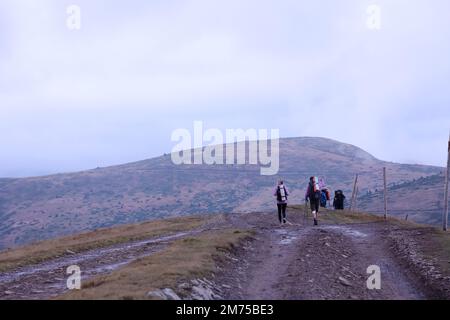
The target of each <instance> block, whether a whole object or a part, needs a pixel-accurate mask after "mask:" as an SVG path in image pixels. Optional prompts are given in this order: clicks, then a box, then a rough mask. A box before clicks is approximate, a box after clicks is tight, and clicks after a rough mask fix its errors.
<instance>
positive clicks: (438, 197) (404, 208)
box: [358, 174, 445, 225]
mask: <svg viewBox="0 0 450 320" xmlns="http://www.w3.org/2000/svg"><path fill="white" fill-rule="evenodd" d="M444 181H445V177H444V175H443V174H438V175H432V176H428V177H422V178H419V179H413V180H411V181H407V182H403V183H398V184H394V185H391V186H389V187H388V210H389V214H392V215H394V216H397V217H399V218H406V216H408V219H409V220H413V221H415V222H418V223H429V224H436V225H441V223H442V212H443V210H444ZM358 208H359V209H361V210H365V211H368V212H373V213H377V214H380V213H382V212H383V211H384V196H383V192H382V191H381V190H377V191H368V192H367V193H366V194H364V195H362V196H361V197H359V198H358Z"/></svg>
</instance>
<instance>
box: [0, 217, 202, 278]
mask: <svg viewBox="0 0 450 320" xmlns="http://www.w3.org/2000/svg"><path fill="white" fill-rule="evenodd" d="M209 219H211V217H208V216H190V217H182V218H171V219H165V220H157V221H150V222H144V223H139V224H133V225H124V226H119V227H114V228H108V229H100V230H96V231H92V232H88V233H82V234H77V235H74V236H68V237H64V238H60V239H52V240H46V241H42V242H38V243H35V244H32V245H28V246H24V247H21V248H17V249H13V250H7V251H2V252H0V272H4V271H7V270H10V269H13V268H17V267H21V266H25V265H29V264H35V263H39V262H42V261H45V260H48V259H51V258H56V257H59V256H61V255H64V254H67V250H70V251H74V252H81V251H86V250H89V249H94V248H101V247H106V246H110V245H113V244H118V243H124V242H129V241H134V240H140V239H145V238H151V237H157V236H160V235H163V234H164V235H166V234H170V233H176V232H181V231H186V230H191V229H194V228H197V227H200V226H201V225H203V224H204V223H206V222H207V221H209Z"/></svg>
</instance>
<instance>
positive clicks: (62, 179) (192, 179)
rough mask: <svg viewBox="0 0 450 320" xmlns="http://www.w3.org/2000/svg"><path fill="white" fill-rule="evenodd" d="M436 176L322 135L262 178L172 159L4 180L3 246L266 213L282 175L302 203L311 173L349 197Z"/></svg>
mask: <svg viewBox="0 0 450 320" xmlns="http://www.w3.org/2000/svg"><path fill="white" fill-rule="evenodd" d="M383 166H387V168H388V172H389V176H390V181H393V182H403V181H408V180H411V179H418V178H420V177H422V176H424V177H425V176H429V175H433V174H437V173H439V171H440V170H441V169H440V168H436V167H430V166H419V165H402V164H395V163H386V162H383V161H380V160H377V159H375V158H374V157H373V156H371V155H370V154H368V153H367V152H365V151H363V150H361V149H359V148H357V147H355V146H351V145H348V144H343V143H340V142H337V141H333V140H329V139H323V138H290V139H281V141H280V172H279V174H278V175H277V176H261V175H260V168H259V166H255V165H215V166H208V165H182V166H177V165H174V164H173V163H172V161H171V157H170V155H165V156H162V157H158V158H154V159H150V160H145V161H140V162H136V163H130V164H125V165H121V166H114V167H108V168H98V169H94V170H89V171H84V172H77V173H68V174H59V175H52V176H46V177H32V178H23V179H5V180H0V219H2V225H1V226H0V249H1V248H5V247H14V246H17V245H22V244H26V243H30V242H33V241H37V240H43V239H51V238H54V237H58V236H62V235H69V234H74V233H79V232H85V231H89V230H94V229H98V228H105V227H110V226H115V225H119V224H128V223H135V222H139V221H145V220H149V219H158V218H162V217H164V218H167V217H174V216H180V215H189V214H197V213H200V214H201V213H211V212H251V211H258V210H261V211H265V210H268V209H270V208H271V207H272V206H273V197H272V194H271V192H272V188H273V186H274V184H275V180H276V179H277V178H279V177H282V178H283V179H284V180H285V181H286V182H287V184H288V186H289V188H290V190H291V197H290V199H291V201H292V202H297V203H300V202H301V201H302V200H303V196H304V189H305V186H306V183H307V179H308V177H309V176H310V175H322V176H325V177H326V180H327V183H328V184H329V186H330V187H331V188H332V189H336V188H340V189H343V190H344V191H347V192H349V190H351V187H352V181H353V178H354V175H355V173H359V174H360V186H361V189H360V192H361V193H364V192H365V191H366V190H369V189H372V190H373V189H376V188H380V187H381V185H382V181H381V168H382V167H383Z"/></svg>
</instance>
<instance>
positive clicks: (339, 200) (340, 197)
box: [333, 190, 345, 210]
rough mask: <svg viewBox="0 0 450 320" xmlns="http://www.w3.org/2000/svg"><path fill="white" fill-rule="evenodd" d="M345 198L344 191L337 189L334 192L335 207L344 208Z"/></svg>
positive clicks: (337, 208)
mask: <svg viewBox="0 0 450 320" xmlns="http://www.w3.org/2000/svg"><path fill="white" fill-rule="evenodd" d="M344 200H345V195H344V193H343V192H342V190H336V191H335V192H334V200H333V207H334V209H335V210H344Z"/></svg>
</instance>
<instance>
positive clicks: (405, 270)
mask: <svg viewBox="0 0 450 320" xmlns="http://www.w3.org/2000/svg"><path fill="white" fill-rule="evenodd" d="M288 214H289V213H288ZM288 219H289V224H287V225H284V226H280V225H279V224H278V222H277V220H276V216H275V214H274V213H253V214H233V215H227V216H225V218H223V219H222V220H220V221H218V222H217V223H215V224H212V225H209V226H204V227H202V229H198V230H194V231H190V232H183V233H176V234H171V235H167V236H164V237H159V238H153V239H146V240H142V241H136V242H133V243H126V244H119V245H114V246H111V247H106V248H101V249H96V250H91V251H87V252H81V253H74V252H71V253H68V254H66V255H64V256H62V257H59V258H56V259H51V260H49V261H45V262H43V263H40V264H38V265H32V266H27V267H22V268H19V269H16V270H12V271H10V272H7V273H3V274H0V299H47V298H52V297H55V296H57V295H59V294H61V293H63V292H65V291H66V279H67V275H66V273H65V272H66V268H67V267H68V266H70V265H74V264H76V265H79V266H80V267H81V268H82V270H83V273H82V275H83V279H88V278H92V277H94V276H97V275H103V274H108V273H110V272H113V271H114V270H116V269H117V268H120V267H121V266H123V265H125V264H127V263H129V262H131V261H133V260H136V259H138V258H140V257H144V256H148V255H151V254H154V253H155V252H160V251H161V250H164V248H165V247H166V246H167V245H168V244H170V243H171V242H172V241H174V240H176V239H180V238H183V237H187V236H192V235H195V234H196V233H197V234H198V233H200V232H203V231H208V230H211V229H218V228H222V227H230V226H231V227H235V228H240V229H253V230H254V231H255V237H254V239H253V240H251V241H248V243H246V244H245V245H243V246H242V247H240V248H237V249H236V251H235V252H234V253H233V257H234V258H233V259H232V260H231V262H227V263H226V264H224V265H222V266H220V271H219V272H218V273H217V275H216V277H215V278H214V283H215V285H216V286H217V290H218V296H220V297H223V298H224V299H289V300H297V299H390V300H392V299H427V298H436V297H438V298H439V297H442V295H438V293H436V292H435V291H434V290H433V289H432V288H430V286H429V285H428V284H427V283H425V282H424V281H422V279H420V277H418V275H417V274H416V273H415V272H414V270H413V268H412V267H411V266H409V265H408V264H405V263H404V260H401V259H400V258H399V257H398V255H399V253H398V251H396V250H395V248H393V247H392V243H391V242H390V241H388V240H387V239H388V234H389V233H391V232H392V228H393V227H392V226H391V225H389V224H386V223H383V222H371V223H352V224H331V223H326V222H323V221H321V223H320V225H319V226H316V227H315V226H313V225H312V221H311V220H312V219H310V218H305V217H304V216H303V214H299V213H298V212H296V213H290V214H289V216H288ZM371 265H376V266H379V267H380V270H381V289H380V290H376V289H375V290H369V289H368V288H367V284H366V282H367V279H368V277H369V274H368V273H367V268H368V267H369V266H371ZM445 281H447V282H446V283H445V285H448V286H450V285H449V284H450V281H449V280H448V279H446V280H445Z"/></svg>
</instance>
